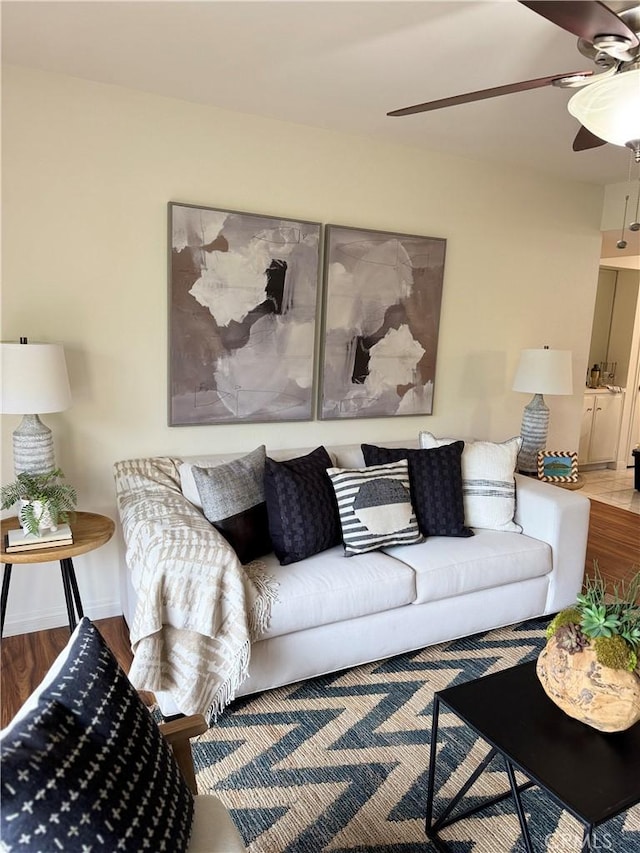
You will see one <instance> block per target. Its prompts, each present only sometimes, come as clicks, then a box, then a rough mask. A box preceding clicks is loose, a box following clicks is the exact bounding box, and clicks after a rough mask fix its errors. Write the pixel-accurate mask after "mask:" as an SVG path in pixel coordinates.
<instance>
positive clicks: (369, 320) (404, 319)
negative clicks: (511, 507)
mask: <svg viewBox="0 0 640 853" xmlns="http://www.w3.org/2000/svg"><path fill="white" fill-rule="evenodd" d="M445 253H446V240H445V239H443V238H439V237H424V236H418V235H414V234H399V233H396V232H390V231H373V230H368V229H363V228H352V227H346V226H341V225H327V226H325V252H324V276H323V283H324V286H323V325H322V334H321V356H320V387H319V399H318V417H319V419H320V420H336V419H341V418H374V417H392V416H393V417H395V416H399V415H430V414H432V412H433V394H434V386H435V375H436V357H437V350H438V330H439V324H440V306H441V302H442V287H443V280H444V262H445Z"/></svg>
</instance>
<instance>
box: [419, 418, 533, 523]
mask: <svg viewBox="0 0 640 853" xmlns="http://www.w3.org/2000/svg"><path fill="white" fill-rule="evenodd" d="M419 441H420V447H423V448H429V447H442V446H443V445H445V444H451V443H452V442H453V441H455V439H453V438H436V437H435V436H434V435H432V434H431V433H430V432H421V433H420V436H419ZM521 445H522V439H521V438H520V436H516V437H515V438H510V439H508V440H507V441H502V442H494V441H470V442H466V443H465V445H464V450H463V451H462V497H463V501H464V520H465V524H467V525H468V526H469V527H478V528H485V529H488V530H503V531H511V532H513V533H522V527H521V526H520V525H519V524H518V523H517V522H516V521H515V519H514V516H515V512H516V481H515V478H514V474H515V469H516V461H517V459H518V453H519V451H520V447H521Z"/></svg>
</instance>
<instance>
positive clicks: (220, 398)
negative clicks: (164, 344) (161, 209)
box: [169, 202, 320, 426]
mask: <svg viewBox="0 0 640 853" xmlns="http://www.w3.org/2000/svg"><path fill="white" fill-rule="evenodd" d="M319 247H320V225H319V224H318V223H314V222H303V221H298V220H293V219H282V218H277V217H270V216H261V215H258V214H252V213H239V212H236V211H230V210H218V209H215V208H211V207H199V206H197V205H188V204H178V203H175V202H170V203H169V425H170V426H186V425H195V424H223V423H250V422H261V421H299V420H309V419H310V418H311V417H312V416H313V402H314V383H313V378H314V364H313V359H314V348H315V334H316V316H317V310H316V308H317V306H316V303H317V297H318V274H319V267H318V257H319Z"/></svg>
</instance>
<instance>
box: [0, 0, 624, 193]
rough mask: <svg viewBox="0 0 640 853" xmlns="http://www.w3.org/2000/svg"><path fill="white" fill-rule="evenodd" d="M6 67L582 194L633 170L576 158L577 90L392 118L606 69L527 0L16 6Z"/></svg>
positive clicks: (9, 19) (23, 1)
mask: <svg viewBox="0 0 640 853" xmlns="http://www.w3.org/2000/svg"><path fill="white" fill-rule="evenodd" d="M610 5H611V6H613V5H614V0H611V2H610ZM627 5H628V3H627ZM2 53H3V62H7V63H14V64H19V65H26V66H32V67H35V68H41V69H44V70H48V71H54V72H61V73H63V74H70V75H73V76H76V77H81V78H86V79H89V80H97V81H101V82H106V83H113V84H117V85H120V86H127V87H130V88H135V89H141V90H144V91H146V92H154V93H157V94H161V95H167V96H170V97H175V98H182V99H185V100H188V101H195V102H199V103H205V104H213V105H215V106H217V107H221V108H223V109H229V110H237V111H240V112H244V113H254V114H258V115H263V116H270V117H273V118H276V119H281V120H284V121H290V122H297V123H300V124H305V125H312V126H315V127H321V128H326V129H331V130H338V131H342V132H346V133H352V134H359V135H365V136H369V137H373V138H375V139H378V140H381V141H386V142H392V143H399V144H403V145H411V146H418V147H421V148H425V149H440V150H446V151H449V152H451V153H454V154H457V155H462V156H467V157H469V158H471V159H477V160H491V161H498V162H511V163H515V164H518V165H521V166H523V167H531V168H533V169H537V170H541V171H543V172H547V173H551V174H554V175H560V176H565V177H568V178H575V179H577V180H584V181H591V182H594V183H599V184H608V183H615V182H619V181H625V180H626V179H627V175H628V170H629V157H630V152H629V151H627V150H626V149H623V148H616V147H614V146H611V145H607V146H605V147H602V148H598V149H595V150H592V151H583V152H580V153H577V154H575V153H573V152H572V150H571V143H572V141H573V137H574V136H575V134H576V132H577V130H578V125H577V123H576V121H575V120H574V119H573V118H572V117H571V116H570V115H569V114H568V113H567V110H566V103H567V101H568V99H569V97H570V92H569V91H567V90H564V91H563V90H560V89H555V88H551V87H548V88H544V89H539V90H534V91H530V92H521V93H518V94H514V95H508V96H503V97H501V98H496V99H493V100H486V101H481V102H479V103H474V104H466V105H463V106H458V107H451V108H448V109H445V110H439V111H437V112H430V113H423V114H422V115H415V116H408V117H405V118H388V117H387V116H386V115H385V114H386V112H388V111H389V110H391V109H395V108H399V107H403V106H407V105H410V104H414V103H419V102H422V101H427V100H433V99H436V98H442V97H446V96H448V95H455V94H460V93H462V92H467V91H471V90H475V89H483V88H488V87H491V86H497V85H501V84H504V83H512V82H516V81H520V80H526V79H530V78H534V77H542V76H546V75H550V74H562V73H565V72H570V71H577V70H585V69H593V67H594V66H592V64H591V63H590V62H589V60H587V59H585V58H584V57H582V56H581V54H579V53H578V50H577V48H576V38H575V37H574V36H572V35H570V34H569V33H566V32H565V31H563V30H561V29H559V28H558V27H556V26H554V25H553V24H551V23H549V22H548V21H546V20H544V19H543V18H541V17H540V16H538V15H536V14H534V13H533V12H531V11H530V10H529V9H527V8H526V7H524V6H522V5H520V4H519V3H517V2H516V0H481V2H457V0H449V2H439V0H410V2H405V0H358V2H352V0H305V2H301V0H231V1H230V2H218V0H201V2H190V0H184V2H181V0H168V2H157V0H140V2H121V0H109V2H100V0H98V2H91V1H90V0H78V2H57V0H49V2H30V0H10V2H2Z"/></svg>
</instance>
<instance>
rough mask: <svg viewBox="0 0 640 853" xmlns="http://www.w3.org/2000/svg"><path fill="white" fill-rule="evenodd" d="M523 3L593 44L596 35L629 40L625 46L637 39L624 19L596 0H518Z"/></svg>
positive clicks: (633, 44)
mask: <svg viewBox="0 0 640 853" xmlns="http://www.w3.org/2000/svg"><path fill="white" fill-rule="evenodd" d="M518 2H520V3H521V4H522V5H523V6H526V7H527V8H528V9H531V10H532V11H533V12H537V14H538V15H542V17H543V18H546V19H547V20H548V21H551V23H552V24H556V25H557V26H558V27H562V29H563V30H567V32H570V33H573V34H574V35H575V36H578V37H579V38H582V39H585V40H586V41H588V42H590V43H591V44H593V41H594V39H595V38H596V36H604V35H606V36H619V37H621V38H625V39H629V41H630V45H629V47H631V48H634V47H637V46H638V44H640V39H638V36H637V35H636V34H635V33H634V32H633V30H631V29H629V27H628V26H627V25H626V24H625V22H624V21H623V20H622V19H621V18H619V17H618V16H617V15H616V13H615V12H612V11H611V9H609V7H608V6H605V5H604V3H600V2H599V0H518Z"/></svg>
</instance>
